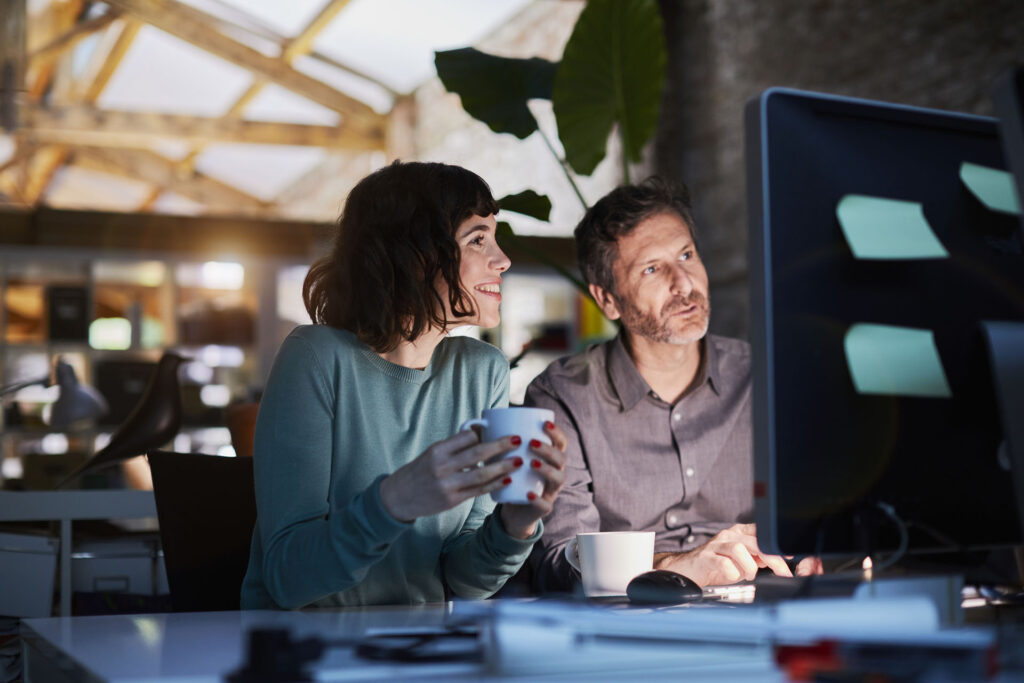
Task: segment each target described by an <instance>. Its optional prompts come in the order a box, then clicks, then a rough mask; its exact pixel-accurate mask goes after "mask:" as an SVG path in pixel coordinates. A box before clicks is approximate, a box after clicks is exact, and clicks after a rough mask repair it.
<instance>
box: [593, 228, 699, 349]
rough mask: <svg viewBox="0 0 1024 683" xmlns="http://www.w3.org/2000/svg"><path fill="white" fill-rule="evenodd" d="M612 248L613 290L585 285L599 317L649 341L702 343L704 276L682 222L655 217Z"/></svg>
mask: <svg viewBox="0 0 1024 683" xmlns="http://www.w3.org/2000/svg"><path fill="white" fill-rule="evenodd" d="M618 249H619V254H618V258H617V259H616V260H615V263H614V264H613V266H612V272H613V273H614V275H615V290H616V291H615V292H614V293H612V292H608V291H606V290H604V289H602V288H601V287H598V286H597V285H591V286H590V287H591V293H592V294H593V295H594V299H595V300H596V301H597V303H598V305H599V306H601V308H602V310H604V313H605V315H607V316H608V317H609V318H610V319H612V320H615V319H617V318H622V323H623V325H625V327H626V330H627V331H628V332H629V333H630V334H631V335H635V336H640V337H645V338H647V339H649V340H650V341H653V342H662V343H667V344H692V343H693V342H696V341H699V340H700V339H702V338H703V337H704V335H705V334H707V331H708V322H709V321H710V318H711V305H710V302H709V301H708V274H707V271H705V270H704V264H703V263H702V262H701V260H700V256H699V255H698V254H697V247H696V245H694V243H693V238H692V237H691V235H690V228H689V227H688V226H687V225H686V222H685V221H683V219H682V218H680V217H679V216H678V215H677V214H675V213H674V212H665V213H658V214H655V215H653V216H650V217H648V218H646V219H644V220H643V221H641V222H640V223H639V224H638V225H637V226H636V228H634V229H633V231H632V232H631V233H629V234H628V235H627V236H625V237H623V238H621V239H619V241H618Z"/></svg>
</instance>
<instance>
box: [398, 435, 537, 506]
mask: <svg viewBox="0 0 1024 683" xmlns="http://www.w3.org/2000/svg"><path fill="white" fill-rule="evenodd" d="M520 443H521V442H520V441H519V437H518V436H506V437H504V438H502V439H499V440H497V441H489V442H487V443H480V438H479V437H478V436H477V434H476V432H475V431H473V430H466V431H464V432H459V433H458V434H456V435H454V436H451V437H448V438H447V439H445V440H444V441H438V442H437V443H435V444H433V445H432V446H431V447H430V448H428V449H427V450H425V451H423V453H421V454H420V455H419V456H418V457H417V458H416V459H415V460H413V461H412V462H410V463H408V464H407V465H405V466H403V467H401V468H399V469H398V470H396V471H395V472H394V474H392V475H391V476H389V477H387V478H386V479H384V481H382V482H381V483H380V498H381V502H382V503H383V504H384V509H386V510H387V511H388V513H389V514H390V515H391V516H392V517H394V518H395V519H397V520H399V521H402V522H411V521H412V520H414V519H416V518H417V517H426V516H429V515H436V514H437V513H439V512H444V511H445V510H450V509H451V508H453V507H455V506H456V505H458V504H459V503H461V502H463V501H464V500H468V499H470V498H475V497H477V496H482V495H485V494H488V493H490V492H491V491H494V490H496V489H499V488H501V487H502V486H505V485H506V484H508V483H509V481H506V480H507V479H508V475H509V472H511V471H512V470H515V469H516V468H518V467H522V466H523V464H524V463H523V462H522V458H518V457H516V458H508V459H500V458H498V459H496V461H495V462H491V463H489V464H487V463H488V461H490V460H491V459H492V458H495V456H498V455H501V454H502V453H508V452H509V451H511V450H512V449H514V448H515V447H516V446H518V445H519V444H520ZM517 461H518V463H517ZM480 463H485V464H483V465H480Z"/></svg>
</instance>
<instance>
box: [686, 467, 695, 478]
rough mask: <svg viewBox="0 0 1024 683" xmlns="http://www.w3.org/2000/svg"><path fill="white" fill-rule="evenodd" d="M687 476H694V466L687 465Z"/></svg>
mask: <svg viewBox="0 0 1024 683" xmlns="http://www.w3.org/2000/svg"><path fill="white" fill-rule="evenodd" d="M686 476H688V477H692V476H693V468H692V467H687V468H686Z"/></svg>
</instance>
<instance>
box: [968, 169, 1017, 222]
mask: <svg viewBox="0 0 1024 683" xmlns="http://www.w3.org/2000/svg"><path fill="white" fill-rule="evenodd" d="M960 180H961V181H962V182H963V184H964V185H966V186H967V189H968V190H970V191H971V194H973V195H974V196H975V197H977V198H978V201H980V202H981V203H982V204H984V205H985V206H987V207H988V208H989V209H991V210H993V211H999V212H1001V213H1009V214H1014V215H1016V216H1019V215H1020V198H1019V197H1017V186H1016V184H1015V183H1014V180H1013V175H1012V174H1010V173H1008V172H1006V171H1003V170H1001V169H998V168H989V167H988V166H979V165H978V164H972V163H969V162H967V161H965V162H963V163H962V164H960Z"/></svg>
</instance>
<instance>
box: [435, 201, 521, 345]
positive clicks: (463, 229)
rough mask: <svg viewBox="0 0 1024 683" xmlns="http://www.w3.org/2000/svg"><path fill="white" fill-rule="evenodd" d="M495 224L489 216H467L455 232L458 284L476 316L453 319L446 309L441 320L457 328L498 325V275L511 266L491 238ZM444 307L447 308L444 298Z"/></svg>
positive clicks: (499, 294)
mask: <svg viewBox="0 0 1024 683" xmlns="http://www.w3.org/2000/svg"><path fill="white" fill-rule="evenodd" d="M496 229H497V221H496V220H495V218H494V214H491V215H490V216H487V217H483V216H470V217H469V218H467V219H466V220H464V221H463V222H462V223H461V224H459V227H458V228H456V230H455V241H456V242H457V243H458V245H459V250H460V252H461V265H460V267H459V282H460V283H461V284H462V288H463V290H465V291H466V292H467V293H468V294H469V295H470V296H471V297H472V298H473V307H474V309H476V315H471V316H468V317H465V318H458V319H456V318H455V317H454V316H452V313H451V311H450V310H446V311H445V318H446V319H448V320H452V321H457V323H458V324H460V325H479V326H480V327H495V326H496V325H497V324H498V323H499V322H501V313H500V312H499V310H498V309H499V305H500V304H501V274H502V273H504V272H505V271H506V270H508V267H509V266H510V265H512V262H511V261H509V259H508V256H505V252H503V251H502V250H501V249H500V248H499V247H498V242H497V240H496V239H495V230H496ZM445 308H446V309H447V308H448V304H447V298H446V300H445Z"/></svg>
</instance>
